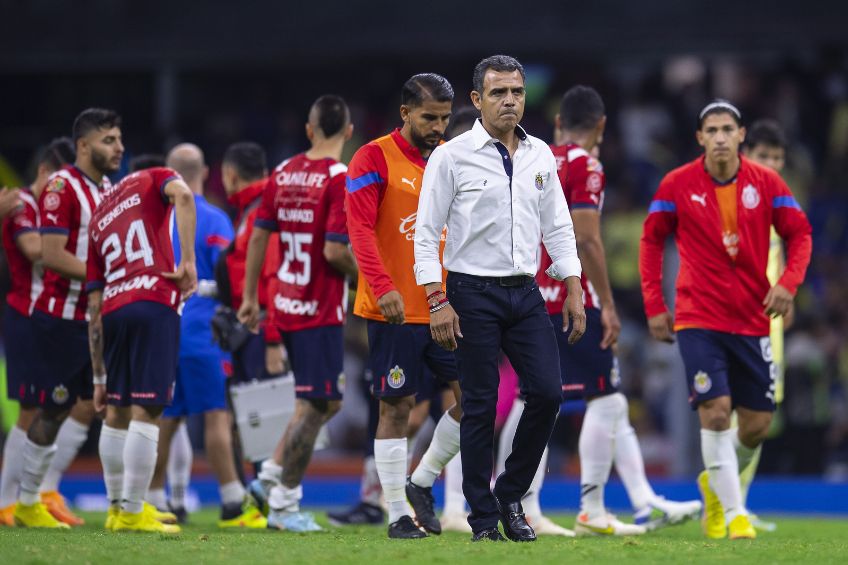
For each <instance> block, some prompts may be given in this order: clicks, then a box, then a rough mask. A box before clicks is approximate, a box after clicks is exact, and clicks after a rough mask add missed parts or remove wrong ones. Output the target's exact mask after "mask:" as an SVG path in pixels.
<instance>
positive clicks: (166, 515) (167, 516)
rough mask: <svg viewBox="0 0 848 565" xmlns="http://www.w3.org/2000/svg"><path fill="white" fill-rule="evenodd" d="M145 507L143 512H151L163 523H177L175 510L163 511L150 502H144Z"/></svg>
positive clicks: (154, 517) (155, 518)
mask: <svg viewBox="0 0 848 565" xmlns="http://www.w3.org/2000/svg"><path fill="white" fill-rule="evenodd" d="M143 504H144V508H143V510H142V512H147V513H148V514H150V515H151V516H152V517H153V519H154V520H158V521H159V522H162V523H163V524H176V523H177V515H176V514H174V513H173V512H162V511H161V510H159V509H158V508H156V507H155V506H153V505H152V504H150V503H149V502H144V503H143Z"/></svg>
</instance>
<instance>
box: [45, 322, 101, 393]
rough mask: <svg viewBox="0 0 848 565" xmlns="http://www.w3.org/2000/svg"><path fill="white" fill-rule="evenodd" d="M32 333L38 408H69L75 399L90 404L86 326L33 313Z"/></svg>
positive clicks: (90, 391)
mask: <svg viewBox="0 0 848 565" xmlns="http://www.w3.org/2000/svg"><path fill="white" fill-rule="evenodd" d="M30 319H31V320H32V331H33V332H34V333H35V335H36V336H38V338H37V340H36V342H37V344H38V346H37V348H36V350H37V352H38V355H39V357H40V362H39V363H38V364H37V365H36V370H35V371H34V375H33V384H34V385H35V393H36V395H37V401H38V404H39V405H40V406H42V407H44V408H70V407H71V406H73V405H74V404H75V403H76V401H77V398H82V399H84V400H90V399H91V398H92V396H93V395H94V384H93V383H92V382H91V377H92V374H91V354H90V353H89V351H88V322H86V321H84V320H64V319H62V318H57V317H55V316H51V315H50V314H45V313H44V312H41V311H38V310H35V311H34V312H33V313H32V317H31V318H30Z"/></svg>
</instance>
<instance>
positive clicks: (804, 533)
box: [0, 510, 848, 565]
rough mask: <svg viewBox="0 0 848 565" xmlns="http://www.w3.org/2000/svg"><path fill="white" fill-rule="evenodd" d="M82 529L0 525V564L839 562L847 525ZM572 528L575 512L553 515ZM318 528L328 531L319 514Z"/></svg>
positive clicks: (90, 520)
mask: <svg viewBox="0 0 848 565" xmlns="http://www.w3.org/2000/svg"><path fill="white" fill-rule="evenodd" d="M83 516H84V517H85V518H86V520H87V523H86V525H85V526H83V527H81V528H77V529H74V530H71V531H67V532H56V531H37V530H23V529H18V528H0V563H3V564H9V565H12V564H15V565H18V564H20V565H23V564H43V565H53V564H64V563H92V564H101V563H109V564H110V565H125V564H135V563H139V564H146V565H164V564H167V563H187V564H191V565H201V564H206V563H226V564H230V565H235V564H243V563H252V564H256V565H265V564H268V563H305V564H309V563H310V562H330V561H331V562H333V563H367V564H369V565H371V564H374V565H376V564H377V563H402V562H403V563H449V564H455V565H459V564H462V565H465V564H467V563H487V564H489V565H491V564H494V563H506V562H508V563H513V564H516V565H531V564H532V565H535V564H537V563H557V564H563V563H593V564H601V563H612V562H614V561H617V560H625V559H626V560H627V561H626V562H627V563H656V562H667V563H695V562H719V561H723V562H727V561H731V560H733V561H738V562H744V563H746V564H749V563H816V564H817V565H818V564H824V563H846V562H848V520H833V519H819V518H804V519H798V518H792V519H789V518H787V519H780V518H778V519H777V523H778V529H777V531H776V532H774V533H771V534H760V536H759V538H758V539H757V540H755V541H733V542H732V541H729V540H719V541H710V540H707V539H706V538H704V537H703V535H702V534H701V530H700V526H699V524H698V523H694V522H690V523H688V524H684V525H682V526H675V527H670V528H666V529H662V530H659V531H656V532H653V533H650V534H648V535H645V536H642V537H639V538H604V539H600V538H578V539H573V538H572V539H567V538H558V537H549V536H544V537H541V538H540V539H539V541H537V542H536V543H526V544H518V543H512V542H510V543H498V544H496V543H491V542H487V543H471V542H470V541H469V536H468V535H466V534H458V533H445V534H443V535H441V536H433V537H430V538H428V539H424V540H409V541H399V540H389V539H387V538H386V530H385V528H384V527H355V528H333V527H328V528H327V530H326V531H324V532H318V533H314V534H292V533H288V532H268V531H232V530H228V531H222V530H218V529H217V527H216V526H215V521H216V517H217V516H216V513H215V511H213V510H204V511H202V512H198V513H195V514H192V515H191V524H189V525H188V526H187V527H185V528H184V530H183V533H182V534H180V535H177V536H161V535H158V534H112V533H107V532H105V531H104V530H103V529H102V527H101V526H102V523H103V519H104V515H103V514H102V513H83ZM553 518H554V519H555V521H557V522H559V523H561V524H563V525H566V526H568V525H570V524H571V522H572V521H573V515H556V516H553ZM319 522H321V523H322V524H324V525H326V519H325V516H324V515H323V514H321V515H319Z"/></svg>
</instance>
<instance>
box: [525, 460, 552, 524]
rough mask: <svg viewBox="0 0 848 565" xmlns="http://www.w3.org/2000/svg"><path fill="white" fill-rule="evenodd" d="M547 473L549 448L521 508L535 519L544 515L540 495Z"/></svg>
mask: <svg viewBox="0 0 848 565" xmlns="http://www.w3.org/2000/svg"><path fill="white" fill-rule="evenodd" d="M547 472H548V448H547V447H545V451H543V452H542V459H541V460H540V461H539V466H538V467H537V468H536V474H535V475H533V481H532V482H531V483H530V489H529V490H528V491H527V494H525V495H524V497H523V498H522V499H521V506H522V507H523V508H524V513H525V514H527V515H528V516H531V517H533V518H538V517H539V516H541V515H542V506H541V504H540V502H539V493H540V492H542V486H543V485H544V484H545V475H546V474H547Z"/></svg>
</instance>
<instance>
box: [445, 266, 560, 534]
mask: <svg viewBox="0 0 848 565" xmlns="http://www.w3.org/2000/svg"><path fill="white" fill-rule="evenodd" d="M447 294H448V300H450V303H451V305H452V306H453V308H454V310H455V311H456V313H457V315H458V316H459V325H460V329H461V331H462V335H463V337H462V338H461V339H458V340H457V343H458V348H457V351H456V357H457V363H458V367H459V385H460V388H461V389H462V411H463V414H462V422H461V425H460V449H461V452H462V473H463V480H462V490H463V493H464V494H465V498H466V500H468V504H469V506H470V507H471V515H470V516H469V517H468V523H469V524H470V525H471V528H472V529H473V530H474V531H475V532H479V531H481V530H484V529H487V528H494V527H496V526H497V523H498V519H499V515H498V510H497V506H496V504H495V498H494V496H497V497H498V499H499V500H500V501H501V502H502V503H505V504H507V503H512V502H518V501H520V500H521V498H522V497H523V496H524V494H526V492H527V490H528V489H529V488H530V482H531V481H532V480H533V475H534V474H535V473H536V468H537V467H538V466H539V461H540V460H541V458H542V452H543V451H544V450H545V446H546V445H547V443H548V440H549V439H550V436H551V432H552V431H553V428H554V424H555V422H556V417H557V414H558V413H559V406H560V403H561V399H562V383H561V378H560V365H559V351H558V349H557V342H556V334H555V333H554V331H555V330H554V328H553V325H552V324H551V319H550V316H548V313H547V310H546V309H545V301H544V299H543V298H542V295H541V294H540V292H539V288H538V286H537V285H536V281H535V280H534V279H533V277H529V276H523V277H501V278H497V277H478V276H472V275H466V274H461V273H454V272H451V273H448V278H447ZM501 350H503V351H504V352H505V353H506V355H507V357H508V358H509V360H510V362H511V363H512V366H513V368H515V371H516V373H518V380H519V385H520V387H521V394H522V395H523V397H524V399H525V402H526V405H525V408H524V414H523V415H522V416H521V420H520V421H519V424H518V429H517V430H516V433H515V439H514V440H513V444H512V454H511V455H510V456H509V458H508V459H507V460H506V470H505V471H504V473H503V474H502V475H501V476H500V477H498V479H497V481H496V483H495V487H494V496H493V493H492V491H491V490H490V488H489V484H490V480H491V477H492V468H493V466H494V462H493V454H494V434H495V413H496V407H497V402H498V382H499V381H500V378H499V373H498V357H499V355H500V351H501Z"/></svg>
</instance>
